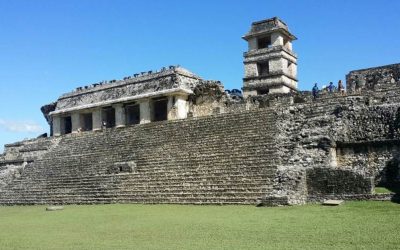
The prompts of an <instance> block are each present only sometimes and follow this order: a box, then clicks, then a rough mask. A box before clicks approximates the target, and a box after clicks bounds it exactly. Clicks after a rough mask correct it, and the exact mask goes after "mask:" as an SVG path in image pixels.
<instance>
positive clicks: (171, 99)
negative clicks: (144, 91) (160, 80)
mask: <svg viewBox="0 0 400 250" xmlns="http://www.w3.org/2000/svg"><path fill="white" fill-rule="evenodd" d="M174 111H175V110H174V97H173V96H168V104H167V114H168V115H167V120H174V119H175V116H176V115H175V112H174Z"/></svg>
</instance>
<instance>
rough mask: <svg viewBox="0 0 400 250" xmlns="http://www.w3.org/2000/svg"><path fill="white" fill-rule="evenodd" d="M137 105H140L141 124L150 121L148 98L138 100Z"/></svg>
mask: <svg viewBox="0 0 400 250" xmlns="http://www.w3.org/2000/svg"><path fill="white" fill-rule="evenodd" d="M139 105H140V123H141V124H142V123H149V122H151V108H150V99H146V100H142V101H140V102H139Z"/></svg>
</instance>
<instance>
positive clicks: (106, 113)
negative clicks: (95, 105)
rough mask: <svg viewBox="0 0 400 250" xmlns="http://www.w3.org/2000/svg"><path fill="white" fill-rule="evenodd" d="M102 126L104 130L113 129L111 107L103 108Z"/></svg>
mask: <svg viewBox="0 0 400 250" xmlns="http://www.w3.org/2000/svg"><path fill="white" fill-rule="evenodd" d="M103 126H105V127H106V128H112V127H115V109H114V108H113V107H106V108H103Z"/></svg>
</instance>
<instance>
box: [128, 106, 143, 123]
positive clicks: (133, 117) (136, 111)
mask: <svg viewBox="0 0 400 250" xmlns="http://www.w3.org/2000/svg"><path fill="white" fill-rule="evenodd" d="M125 111H126V124H127V125H133V124H139V123H140V107H139V105H138V104H127V105H126V106H125Z"/></svg>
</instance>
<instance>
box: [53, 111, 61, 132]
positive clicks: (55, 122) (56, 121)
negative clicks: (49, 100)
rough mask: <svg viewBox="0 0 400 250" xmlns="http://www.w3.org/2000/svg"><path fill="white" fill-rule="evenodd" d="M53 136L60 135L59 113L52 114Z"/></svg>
mask: <svg viewBox="0 0 400 250" xmlns="http://www.w3.org/2000/svg"><path fill="white" fill-rule="evenodd" d="M52 127H53V136H60V135H61V117H60V116H59V115H55V116H53V124H52Z"/></svg>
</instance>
